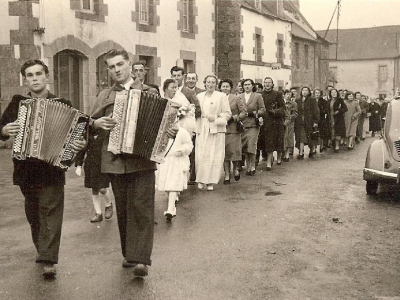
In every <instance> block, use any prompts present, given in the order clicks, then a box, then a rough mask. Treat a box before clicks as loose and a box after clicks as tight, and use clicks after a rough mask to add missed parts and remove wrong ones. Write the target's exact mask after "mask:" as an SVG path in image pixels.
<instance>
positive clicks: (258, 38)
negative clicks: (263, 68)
mask: <svg viewBox="0 0 400 300" xmlns="http://www.w3.org/2000/svg"><path fill="white" fill-rule="evenodd" d="M255 46H256V47H255V51H254V52H255V56H256V61H258V62H261V61H262V51H261V35H260V34H256V45H255Z"/></svg>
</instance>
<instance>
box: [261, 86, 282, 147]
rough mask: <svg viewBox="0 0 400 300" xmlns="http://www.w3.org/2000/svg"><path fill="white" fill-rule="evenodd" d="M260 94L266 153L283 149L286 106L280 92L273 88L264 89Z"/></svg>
mask: <svg viewBox="0 0 400 300" xmlns="http://www.w3.org/2000/svg"><path fill="white" fill-rule="evenodd" d="M261 95H262V98H263V101H264V106H265V111H266V114H265V118H264V132H263V133H264V139H265V151H266V152H267V153H268V152H273V151H283V150H284V144H283V138H284V135H285V126H284V121H285V110H286V106H285V101H284V100H283V97H282V93H281V92H277V91H274V90H272V91H265V90H264V91H263V92H262V93H261Z"/></svg>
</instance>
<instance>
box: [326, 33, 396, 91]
mask: <svg viewBox="0 0 400 300" xmlns="http://www.w3.org/2000/svg"><path fill="white" fill-rule="evenodd" d="M320 34H321V35H323V34H324V32H320ZM336 37H337V35H336V30H330V31H329V32H328V34H327V36H326V39H327V40H328V41H329V42H330V43H331V46H330V49H329V68H330V72H331V73H332V74H333V75H334V78H335V81H337V85H336V87H337V88H339V89H341V88H343V89H348V90H352V91H361V92H362V93H363V94H365V95H368V96H370V97H379V98H381V99H383V98H386V97H393V96H394V95H395V91H396V89H397V88H399V87H400V26H399V25H397V26H382V27H372V28H357V29H341V30H339V34H338V37H339V43H338V47H337V43H336Z"/></svg>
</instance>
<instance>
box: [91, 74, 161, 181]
mask: <svg viewBox="0 0 400 300" xmlns="http://www.w3.org/2000/svg"><path fill="white" fill-rule="evenodd" d="M131 88H133V89H141V90H142V91H148V92H151V93H156V92H157V91H156V89H154V88H150V87H149V86H147V85H146V84H142V83H141V82H140V81H139V80H135V81H134V82H133V83H132V85H131ZM122 90H124V88H123V87H122V86H121V85H120V84H115V85H114V86H113V87H112V88H109V89H105V90H103V91H101V92H100V94H99V96H98V97H97V100H96V103H95V105H94V107H93V113H92V118H93V119H98V118H101V117H103V116H108V115H110V114H112V112H113V110H114V102H115V97H116V93H117V92H118V91H122ZM97 133H99V138H100V139H102V140H103V145H102V154H101V172H102V173H110V174H126V173H135V172H140V171H149V170H155V169H156V164H155V163H154V162H153V161H150V160H148V159H145V158H142V157H140V156H137V155H131V154H120V155H114V154H113V153H111V152H109V151H107V148H108V141H109V135H110V131H106V130H102V129H98V130H97Z"/></svg>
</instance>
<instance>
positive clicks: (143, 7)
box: [139, 0, 149, 24]
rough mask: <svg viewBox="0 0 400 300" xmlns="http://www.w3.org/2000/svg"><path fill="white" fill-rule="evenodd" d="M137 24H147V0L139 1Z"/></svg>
mask: <svg viewBox="0 0 400 300" xmlns="http://www.w3.org/2000/svg"><path fill="white" fill-rule="evenodd" d="M139 16H140V17H139V22H140V23H141V24H149V0H139Z"/></svg>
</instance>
